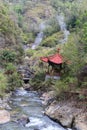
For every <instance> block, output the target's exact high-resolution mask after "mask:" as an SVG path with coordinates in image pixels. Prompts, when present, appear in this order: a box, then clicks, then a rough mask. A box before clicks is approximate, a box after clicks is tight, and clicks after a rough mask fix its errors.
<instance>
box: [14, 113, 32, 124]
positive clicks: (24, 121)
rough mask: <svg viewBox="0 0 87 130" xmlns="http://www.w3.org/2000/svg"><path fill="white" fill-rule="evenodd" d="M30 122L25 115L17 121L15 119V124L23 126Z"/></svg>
mask: <svg viewBox="0 0 87 130" xmlns="http://www.w3.org/2000/svg"><path fill="white" fill-rule="evenodd" d="M29 122H30V120H29V118H28V117H27V116H26V115H22V117H20V118H19V119H17V123H18V124H21V125H23V126H25V125H26V124H28V123H29Z"/></svg>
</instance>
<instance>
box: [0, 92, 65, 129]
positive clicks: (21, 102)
mask: <svg viewBox="0 0 87 130" xmlns="http://www.w3.org/2000/svg"><path fill="white" fill-rule="evenodd" d="M9 104H10V107H11V108H12V110H10V113H11V121H10V122H8V123H6V124H3V125H0V130H65V129H64V128H63V127H61V126H60V125H59V124H58V123H55V122H53V121H52V120H51V119H49V118H48V117H47V116H46V115H44V109H45V108H44V106H43V105H42V101H41V100H40V98H39V95H38V94H37V93H36V92H34V91H33V92H30V91H29V92H27V91H25V90H17V91H16V92H14V94H13V95H12V96H11V97H10V101H9ZM22 115H26V116H27V117H28V118H29V120H30V122H29V123H28V124H26V125H25V126H24V125H22V124H21V123H17V122H16V121H17V119H18V118H19V117H21V116H22Z"/></svg>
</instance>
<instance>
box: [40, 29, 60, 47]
mask: <svg viewBox="0 0 87 130" xmlns="http://www.w3.org/2000/svg"><path fill="white" fill-rule="evenodd" d="M61 38H62V33H60V32H59V33H55V34H53V35H52V36H49V37H47V38H46V39H44V40H43V41H42V43H41V46H45V47H55V46H56V45H57V44H58V43H59V40H60V39H61Z"/></svg>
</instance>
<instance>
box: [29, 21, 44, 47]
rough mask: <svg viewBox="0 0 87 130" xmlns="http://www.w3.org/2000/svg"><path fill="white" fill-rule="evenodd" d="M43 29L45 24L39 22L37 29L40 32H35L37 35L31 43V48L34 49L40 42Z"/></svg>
mask: <svg viewBox="0 0 87 130" xmlns="http://www.w3.org/2000/svg"><path fill="white" fill-rule="evenodd" d="M44 29H45V24H44V23H41V24H40V26H39V30H40V32H39V33H38V34H37V37H36V39H35V42H34V44H33V45H32V47H31V48H32V49H36V47H37V46H38V45H39V44H40V43H41V41H42V39H43V36H44V35H43V30H44Z"/></svg>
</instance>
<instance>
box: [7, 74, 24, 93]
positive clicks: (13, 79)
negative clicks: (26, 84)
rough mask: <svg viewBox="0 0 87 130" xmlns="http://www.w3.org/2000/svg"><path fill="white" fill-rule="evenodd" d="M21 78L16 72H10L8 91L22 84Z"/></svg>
mask: <svg viewBox="0 0 87 130" xmlns="http://www.w3.org/2000/svg"><path fill="white" fill-rule="evenodd" d="M22 83H23V81H22V79H21V77H20V75H19V74H18V73H17V72H14V73H12V74H11V75H9V76H8V91H13V90H15V89H16V88H18V87H21V86H22Z"/></svg>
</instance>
